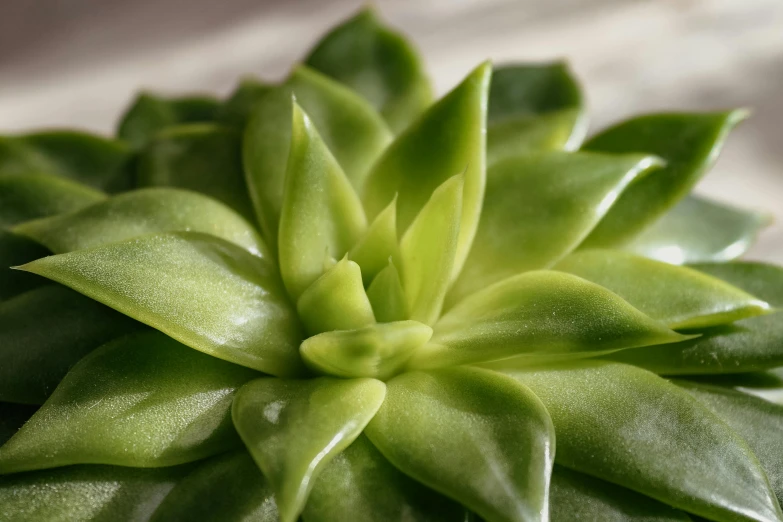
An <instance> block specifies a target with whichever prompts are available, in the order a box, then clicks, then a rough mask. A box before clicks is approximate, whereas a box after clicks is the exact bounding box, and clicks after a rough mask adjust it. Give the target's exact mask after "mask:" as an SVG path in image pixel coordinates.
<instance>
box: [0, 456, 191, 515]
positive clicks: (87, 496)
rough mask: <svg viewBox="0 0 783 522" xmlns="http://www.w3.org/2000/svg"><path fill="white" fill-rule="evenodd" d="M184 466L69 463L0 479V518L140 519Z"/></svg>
mask: <svg viewBox="0 0 783 522" xmlns="http://www.w3.org/2000/svg"><path fill="white" fill-rule="evenodd" d="M189 469H190V466H188V465H185V466H176V467H172V468H159V469H139V468H125V467H119V466H69V467H67V468H59V469H51V470H44V471H34V472H31V473H23V474H18V475H9V476H5V477H0V520H8V521H13V522H65V521H67V522H117V521H119V520H121V521H123V522H146V521H147V520H149V516H150V515H151V514H152V512H153V511H154V510H155V508H156V507H157V506H158V504H160V502H161V501H162V500H163V498H164V497H165V496H166V495H167V494H168V492H169V491H171V489H172V488H173V487H174V485H175V484H176V483H177V481H178V480H180V479H181V478H182V477H183V476H185V475H186V474H187V472H188V470H189Z"/></svg>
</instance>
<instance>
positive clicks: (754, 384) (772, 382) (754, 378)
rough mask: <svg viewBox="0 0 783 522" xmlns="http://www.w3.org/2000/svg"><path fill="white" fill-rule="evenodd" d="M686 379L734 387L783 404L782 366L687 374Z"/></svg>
mask: <svg viewBox="0 0 783 522" xmlns="http://www.w3.org/2000/svg"><path fill="white" fill-rule="evenodd" d="M687 379H688V380H690V381H695V382H697V383H707V384H712V385H716V386H725V387H729V388H734V389H736V390H739V391H741V392H743V393H747V394H749V395H754V396H756V397H761V398H762V399H764V400H766V401H769V402H772V403H774V404H781V405H783V368H775V369H774V370H768V371H765V372H755V373H738V374H727V375H709V376H703V377H699V376H688V377H687Z"/></svg>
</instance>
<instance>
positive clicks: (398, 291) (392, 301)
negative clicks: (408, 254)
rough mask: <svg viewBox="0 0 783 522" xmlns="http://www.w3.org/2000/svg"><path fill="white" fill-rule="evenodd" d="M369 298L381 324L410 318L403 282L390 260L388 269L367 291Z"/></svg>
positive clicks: (381, 272)
mask: <svg viewBox="0 0 783 522" xmlns="http://www.w3.org/2000/svg"><path fill="white" fill-rule="evenodd" d="M367 298H368V299H369V300H370V304H372V309H373V312H374V314H375V319H376V320H377V321H378V322H379V323H390V322H393V321H403V320H405V319H407V318H408V305H407V304H406V297H405V291H404V290H403V289H402V280H401V279H400V274H399V272H397V268H396V267H395V265H394V262H393V261H392V260H389V264H388V265H387V266H386V268H384V269H383V270H381V271H380V273H379V274H378V275H377V276H375V279H373V281H372V283H371V284H370V287H369V288H368V289H367Z"/></svg>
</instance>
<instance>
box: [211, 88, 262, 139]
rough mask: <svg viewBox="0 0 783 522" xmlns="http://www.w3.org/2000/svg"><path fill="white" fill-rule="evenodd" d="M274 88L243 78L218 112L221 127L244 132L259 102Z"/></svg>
mask: <svg viewBox="0 0 783 522" xmlns="http://www.w3.org/2000/svg"><path fill="white" fill-rule="evenodd" d="M273 88H274V87H273V86H272V85H270V84H268V83H265V82H262V81H260V80H257V79H255V78H252V77H246V78H243V79H242V80H241V81H240V82H239V85H237V87H236V89H234V92H232V93H231V94H230V95H229V97H228V99H227V100H226V101H224V102H223V105H221V106H220V109H218V111H217V118H216V119H217V121H218V122H219V123H220V124H221V125H226V126H228V127H234V128H235V129H238V130H244V129H245V126H246V125H247V122H248V120H249V119H250V115H251V114H252V113H253V109H254V108H255V106H256V104H257V103H258V101H259V100H260V99H261V98H263V97H264V96H266V94H267V93H268V92H269V91H271V90H272V89H273Z"/></svg>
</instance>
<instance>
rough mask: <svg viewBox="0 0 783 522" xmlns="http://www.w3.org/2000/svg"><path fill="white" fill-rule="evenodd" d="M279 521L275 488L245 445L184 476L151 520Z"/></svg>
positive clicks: (180, 521) (202, 463) (210, 460)
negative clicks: (273, 491) (273, 494)
mask: <svg viewBox="0 0 783 522" xmlns="http://www.w3.org/2000/svg"><path fill="white" fill-rule="evenodd" d="M194 520H198V521H199V522H241V521H253V522H277V521H278V516H277V505H276V504H275V499H274V497H273V496H272V488H271V487H270V486H269V484H268V483H267V480H266V479H265V478H264V475H263V474H261V470H260V469H258V466H257V465H256V463H255V462H254V461H253V458H252V457H251V456H250V454H249V453H248V452H247V451H246V450H245V449H244V448H243V449H241V450H239V451H235V452H231V453H225V454H223V455H218V456H217V457H212V458H211V459H209V460H204V461H202V462H201V463H199V464H198V466H197V467H195V469H193V471H191V472H190V473H189V474H188V475H187V476H185V477H183V478H182V479H181V480H180V481H178V482H177V485H176V486H174V489H172V490H171V492H170V493H169V494H168V495H166V498H165V499H164V500H163V502H162V503H161V504H160V506H159V507H158V509H156V510H155V513H154V515H153V516H152V518H151V522H192V521H194Z"/></svg>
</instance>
